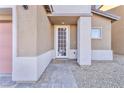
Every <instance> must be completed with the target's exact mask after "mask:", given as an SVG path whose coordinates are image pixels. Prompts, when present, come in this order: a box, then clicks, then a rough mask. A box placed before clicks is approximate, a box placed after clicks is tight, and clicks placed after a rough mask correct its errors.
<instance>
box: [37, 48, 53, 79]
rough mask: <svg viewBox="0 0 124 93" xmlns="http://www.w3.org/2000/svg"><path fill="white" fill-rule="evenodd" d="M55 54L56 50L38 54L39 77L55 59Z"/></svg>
mask: <svg viewBox="0 0 124 93" xmlns="http://www.w3.org/2000/svg"><path fill="white" fill-rule="evenodd" d="M53 56H54V50H50V51H48V52H46V53H44V54H42V55H40V56H38V64H37V67H38V68H37V71H38V78H40V76H41V75H42V73H43V72H44V71H45V69H46V68H47V66H48V64H49V63H50V62H51V60H52V59H53Z"/></svg>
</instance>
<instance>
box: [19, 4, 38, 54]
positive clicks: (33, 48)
mask: <svg viewBox="0 0 124 93" xmlns="http://www.w3.org/2000/svg"><path fill="white" fill-rule="evenodd" d="M28 7H29V9H28V10H25V9H24V8H23V7H22V6H17V54H18V56H36V55H37V6H28Z"/></svg>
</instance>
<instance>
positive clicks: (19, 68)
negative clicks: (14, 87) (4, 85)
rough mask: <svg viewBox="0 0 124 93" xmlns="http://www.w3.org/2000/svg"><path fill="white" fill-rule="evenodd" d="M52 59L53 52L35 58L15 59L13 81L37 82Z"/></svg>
mask: <svg viewBox="0 0 124 93" xmlns="http://www.w3.org/2000/svg"><path fill="white" fill-rule="evenodd" d="M52 58H53V50H50V51H48V52H46V53H44V54H42V55H40V56H36V57H17V58H16V61H15V63H14V64H13V66H14V67H13V72H12V73H13V74H12V80H13V81H22V82H23V81H37V80H38V79H39V77H40V76H41V75H42V73H43V72H44V70H45V69H46V67H47V66H48V64H49V63H50V61H51V60H52Z"/></svg>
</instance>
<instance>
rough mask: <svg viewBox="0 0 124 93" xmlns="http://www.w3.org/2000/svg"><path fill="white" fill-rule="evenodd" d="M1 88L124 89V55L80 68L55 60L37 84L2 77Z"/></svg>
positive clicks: (73, 64) (75, 64) (72, 61)
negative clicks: (17, 81)
mask: <svg viewBox="0 0 124 93" xmlns="http://www.w3.org/2000/svg"><path fill="white" fill-rule="evenodd" d="M0 87H1V88H2V87H11V88H12V87H16V88H77V87H79V88H83V87H86V88H114V87H120V88H121V87H124V55H114V60H113V61H92V65H91V66H81V67H80V66H79V65H78V64H77V63H76V60H54V61H53V62H51V63H50V64H49V66H48V67H47V69H46V71H45V72H44V73H43V75H42V76H41V78H40V79H39V81H37V82H36V83H16V82H13V81H11V77H0Z"/></svg>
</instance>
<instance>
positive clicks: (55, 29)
mask: <svg viewBox="0 0 124 93" xmlns="http://www.w3.org/2000/svg"><path fill="white" fill-rule="evenodd" d="M58 27H67V28H68V30H67V38H66V41H67V46H66V49H67V50H66V53H67V55H66V56H61V57H60V56H57V52H58V51H57V49H58V43H57V40H58V37H57V35H58V34H57V28H58ZM54 50H55V58H69V51H70V25H54Z"/></svg>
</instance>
